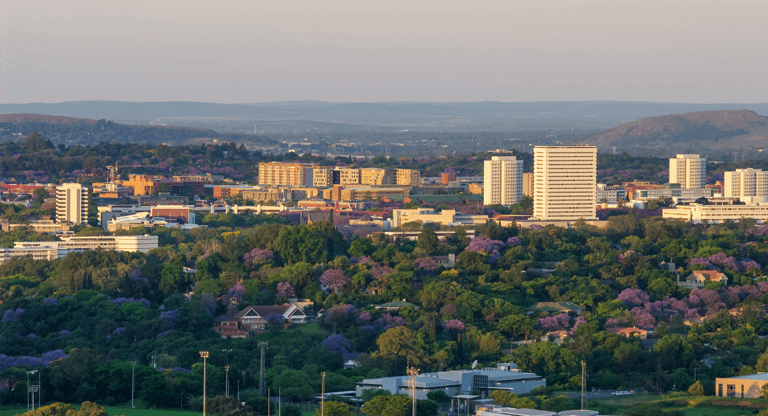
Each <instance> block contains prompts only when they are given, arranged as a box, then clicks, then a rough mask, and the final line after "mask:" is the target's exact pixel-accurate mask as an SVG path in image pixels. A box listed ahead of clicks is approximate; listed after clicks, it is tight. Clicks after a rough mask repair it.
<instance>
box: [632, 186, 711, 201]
mask: <svg viewBox="0 0 768 416" xmlns="http://www.w3.org/2000/svg"><path fill="white" fill-rule="evenodd" d="M712 196H714V193H713V191H712V189H711V188H681V187H680V184H676V183H671V184H667V185H665V186H664V187H663V188H656V189H641V190H637V191H635V195H634V198H635V199H659V198H675V199H677V200H686V201H695V200H697V199H699V198H711V197H712Z"/></svg>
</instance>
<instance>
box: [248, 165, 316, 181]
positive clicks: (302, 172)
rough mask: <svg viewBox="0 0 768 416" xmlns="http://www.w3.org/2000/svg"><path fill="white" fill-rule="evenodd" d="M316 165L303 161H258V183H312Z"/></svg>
mask: <svg viewBox="0 0 768 416" xmlns="http://www.w3.org/2000/svg"><path fill="white" fill-rule="evenodd" d="M316 167H317V165H309V164H305V163H282V162H262V163H259V185H293V186H307V185H310V184H312V183H313V182H312V174H313V172H314V168H316Z"/></svg>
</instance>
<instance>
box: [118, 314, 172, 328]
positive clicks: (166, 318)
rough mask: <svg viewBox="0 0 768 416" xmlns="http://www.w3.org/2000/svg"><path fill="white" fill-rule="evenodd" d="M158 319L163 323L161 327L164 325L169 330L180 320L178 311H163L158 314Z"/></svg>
mask: <svg viewBox="0 0 768 416" xmlns="http://www.w3.org/2000/svg"><path fill="white" fill-rule="evenodd" d="M160 319H161V320H162V321H163V325H165V327H166V328H171V327H174V326H176V324H177V323H179V320H180V319H181V312H180V311H179V310H178V309H174V310H172V311H163V312H160ZM123 329H125V328H123Z"/></svg>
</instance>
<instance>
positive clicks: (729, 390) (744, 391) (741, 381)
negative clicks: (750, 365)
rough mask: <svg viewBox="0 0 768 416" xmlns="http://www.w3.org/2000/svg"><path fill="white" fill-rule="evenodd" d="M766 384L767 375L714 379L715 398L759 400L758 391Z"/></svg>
mask: <svg viewBox="0 0 768 416" xmlns="http://www.w3.org/2000/svg"><path fill="white" fill-rule="evenodd" d="M766 384H768V373H758V374H750V375H747V376H737V377H726V378H716V379H715V396H718V397H739V398H741V397H745V398H751V399H758V398H760V390H761V389H762V388H763V386H764V385H766Z"/></svg>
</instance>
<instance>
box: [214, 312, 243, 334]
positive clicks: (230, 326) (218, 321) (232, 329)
mask: <svg viewBox="0 0 768 416" xmlns="http://www.w3.org/2000/svg"><path fill="white" fill-rule="evenodd" d="M213 330H214V331H216V332H218V333H219V334H221V337H222V338H227V337H231V338H246V337H247V336H248V331H246V330H244V329H241V328H240V320H239V319H238V318H237V317H236V316H234V315H222V316H217V317H216V318H215V319H214V320H213Z"/></svg>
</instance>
